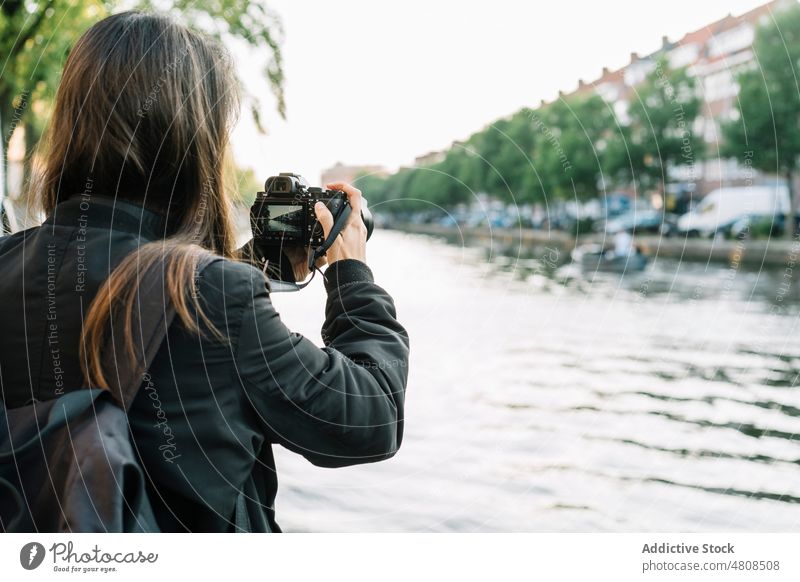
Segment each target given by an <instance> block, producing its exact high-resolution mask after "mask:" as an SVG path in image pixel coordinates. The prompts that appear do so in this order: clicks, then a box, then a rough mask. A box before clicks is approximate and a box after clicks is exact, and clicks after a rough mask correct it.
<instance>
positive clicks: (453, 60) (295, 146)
mask: <svg viewBox="0 0 800 582" xmlns="http://www.w3.org/2000/svg"><path fill="white" fill-rule="evenodd" d="M762 3H763V1H762V0H646V1H642V0H638V1H636V0H629V1H623V0H605V1H603V2H595V1H583V2H580V1H577V0H558V1H555V2H532V1H525V0H492V1H485V0H482V1H477V0H475V1H472V0H462V1H458V2H457V1H455V0H440V1H437V0H427V1H423V0H404V1H403V2H392V3H389V2H376V1H374V0H372V1H368V0H363V1H358V0H337V1H327V2H323V1H314V2H310V1H302V2H301V1H298V0H272V1H271V3H270V4H271V6H272V7H273V8H274V9H275V10H276V11H277V12H278V13H279V14H280V15H281V16H282V17H283V24H284V29H285V33H286V39H285V44H284V59H285V71H286V77H287V80H286V86H285V88H286V101H287V119H286V120H285V121H284V120H281V119H280V118H279V117H278V115H277V113H276V111H275V108H274V102H273V101H272V100H271V99H270V98H266V99H264V100H263V107H262V110H263V119H264V120H265V123H266V126H267V129H268V131H269V134H268V135H267V136H259V135H258V134H257V132H256V131H255V129H254V126H253V123H252V121H251V117H250V114H249V112H248V111H246V110H245V111H243V112H242V117H241V120H240V122H239V126H238V127H237V129H236V132H235V134H234V149H235V152H236V157H237V159H238V161H239V163H240V164H242V165H245V166H251V167H253V168H254V169H255V170H256V175H257V176H258V177H259V178H266V177H267V176H269V175H270V174H273V173H276V172H279V171H294V172H300V173H301V174H303V175H305V176H306V177H307V178H308V179H309V180H310V181H311V182H312V184H316V183H317V182H318V180H319V174H320V171H321V170H322V169H324V168H326V167H328V166H331V165H333V164H334V163H335V162H337V161H342V162H344V163H349V164H373V163H374V164H382V165H386V166H388V167H390V168H392V169H394V168H396V167H398V166H400V165H404V164H410V163H411V162H412V161H413V159H414V157H416V156H418V155H421V154H424V153H426V152H428V151H430V150H434V149H442V148H445V147H447V146H448V145H449V144H450V143H451V142H452V141H453V140H455V139H462V138H465V137H467V136H469V135H470V134H471V133H473V132H474V131H477V130H479V129H480V128H481V127H483V126H484V125H486V124H488V123H490V122H492V121H494V120H495V119H497V118H498V117H502V116H505V115H508V114H511V113H513V112H514V111H516V110H518V109H520V108H521V107H525V106H534V107H535V106H536V105H538V103H539V101H540V100H541V99H547V100H551V99H553V98H555V97H556V96H557V94H558V91H559V89H563V90H565V91H568V90H570V89H572V88H574V87H575V86H576V85H577V81H578V79H579V78H583V79H585V80H586V81H590V80H593V79H595V78H596V77H597V76H599V74H600V72H601V70H602V67H603V66H608V67H611V68H617V67H620V66H622V65H625V64H626V63H627V62H628V60H629V58H630V53H631V52H632V51H636V52H638V53H639V54H647V53H649V52H652V51H653V50H656V49H657V48H658V47H659V46H660V45H661V37H662V35H667V36H669V38H670V40H676V39H678V38H679V37H681V36H682V35H683V34H684V33H686V32H690V31H692V30H695V29H697V28H700V27H701V26H704V25H706V24H709V23H711V22H713V21H714V20H716V19H718V18H721V17H723V16H725V15H726V14H727V13H728V12H732V13H733V14H736V15H738V14H741V13H742V12H745V11H747V10H749V9H751V8H753V7H755V6H758V5H760V4H762ZM237 60H238V66H239V67H240V74H242V76H243V77H245V78H247V79H248V84H249V86H250V87H251V90H253V91H262V92H265V91H266V89H265V87H266V85H265V84H263V83H262V82H261V81H260V80H259V77H260V75H259V64H258V58H257V57H255V56H254V55H249V58H240V59H237Z"/></svg>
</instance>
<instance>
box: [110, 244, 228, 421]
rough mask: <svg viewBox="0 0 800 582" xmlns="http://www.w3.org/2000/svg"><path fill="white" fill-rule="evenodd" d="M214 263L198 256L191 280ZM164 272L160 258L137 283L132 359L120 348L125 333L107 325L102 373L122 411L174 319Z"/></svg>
mask: <svg viewBox="0 0 800 582" xmlns="http://www.w3.org/2000/svg"><path fill="white" fill-rule="evenodd" d="M215 260H220V257H218V256H215V255H213V254H211V253H203V254H201V255H200V257H199V259H198V262H197V267H196V274H195V276H198V275H199V274H200V273H201V272H202V271H203V269H205V268H206V267H207V266H208V265H209V264H211V263H212V262H214V261H215ZM165 271H166V261H165V260H164V259H163V258H162V260H160V261H157V262H156V263H154V264H153V266H152V267H151V268H150V269H149V270H148V271H146V272H144V273H143V274H142V276H141V279H140V281H139V287H138V289H137V291H136V297H135V302H136V303H135V305H136V307H135V308H134V313H133V322H132V325H131V333H132V336H133V352H134V357H133V358H130V357H129V354H128V353H126V350H125V348H124V346H125V331H124V326H123V325H122V324H121V323H120V324H118V325H113V324H112V325H111V333H110V334H109V337H108V340H107V341H106V344H105V346H104V348H103V369H105V370H109V371H110V372H111V373H110V374H109V378H108V381H109V389H110V391H111V394H112V396H113V397H114V400H116V402H117V404H119V405H120V407H121V408H122V409H123V410H125V411H128V410H129V409H130V407H131V404H132V403H133V399H134V398H135V397H136V394H137V393H138V392H139V388H140V387H141V385H142V382H143V378H144V374H145V373H146V372H147V370H148V369H150V365H151V364H152V363H153V359H154V358H155V356H156V353H157V352H158V350H159V348H160V347H161V344H162V343H164V338H166V336H167V330H168V329H169V326H170V324H171V323H172V320H173V319H174V318H175V307H174V306H173V305H172V302H171V301H170V300H169V291H168V289H167V286H166V279H165V277H166V272H165ZM118 354H119V355H118Z"/></svg>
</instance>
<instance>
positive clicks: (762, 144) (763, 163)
mask: <svg viewBox="0 0 800 582" xmlns="http://www.w3.org/2000/svg"><path fill="white" fill-rule="evenodd" d="M753 49H754V52H755V55H756V65H755V66H754V67H753V68H751V69H749V70H747V71H744V72H743V73H741V74H740V75H739V77H738V79H737V80H738V83H739V87H740V89H739V99H738V100H737V111H738V119H736V120H734V121H731V122H730V123H728V124H726V125H725V126H724V127H723V131H724V135H725V138H726V145H725V148H724V149H723V153H725V154H727V155H729V156H731V157H737V158H739V159H740V160H742V159H747V158H751V159H752V164H753V166H755V167H756V168H759V169H761V170H765V171H767V172H772V173H780V174H784V175H785V174H787V173H790V172H791V173H793V172H795V171H796V169H797V166H798V157H800V131H798V127H800V88H799V87H798V79H799V78H800V6H794V7H792V8H790V9H788V10H786V11H785V12H782V13H779V14H777V15H776V17H775V21H774V22H770V23H769V24H767V25H766V26H763V27H761V28H759V29H758V31H757V34H756V39H755V42H754V44H753ZM751 152H752V153H751Z"/></svg>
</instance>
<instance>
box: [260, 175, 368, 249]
mask: <svg viewBox="0 0 800 582" xmlns="http://www.w3.org/2000/svg"><path fill="white" fill-rule="evenodd" d="M317 202H322V203H324V204H325V205H326V206H327V207H328V209H329V210H330V211H331V214H332V215H333V225H334V226H333V228H332V230H331V232H332V233H333V234H334V237H335V236H336V235H337V234H338V232H339V231H340V230H341V228H342V227H343V226H344V223H345V222H346V221H347V218H348V217H349V216H350V211H351V207H350V203H349V202H348V200H347V195H346V194H345V193H344V192H342V191H341V190H326V189H324V188H316V187H309V185H308V182H306V180H305V179H304V178H303V177H302V176H300V175H298V174H292V173H281V174H279V175H277V176H270V177H269V178H267V181H266V182H265V184H264V191H263V192H258V193H257V194H256V199H255V202H253V206H252V207H251V208H250V224H251V226H252V229H253V243H254V245H255V246H256V247H259V248H260V249H262V250H265V251H267V250H269V249H274V248H275V247H278V248H285V247H311V249H312V250H316V249H318V248H319V247H321V246H323V243H324V242H325V235H324V234H323V232H322V226H321V225H320V223H319V221H318V220H317V217H316V215H315V214H314V205H315V204H316V203H317ZM361 220H363V221H364V225H365V226H366V227H367V238H369V237H370V236H371V235H372V230H373V228H374V222H373V220H372V214H371V213H370V211H369V210H368V209H367V201H366V200H363V199H362V209H361ZM331 242H332V241H331ZM322 251H323V252H324V249H322Z"/></svg>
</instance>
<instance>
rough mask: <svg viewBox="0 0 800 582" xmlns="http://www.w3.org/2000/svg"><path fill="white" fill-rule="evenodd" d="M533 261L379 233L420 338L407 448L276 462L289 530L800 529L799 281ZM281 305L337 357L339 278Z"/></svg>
mask: <svg viewBox="0 0 800 582" xmlns="http://www.w3.org/2000/svg"><path fill="white" fill-rule="evenodd" d="M518 255H519V253H514V252H512V253H510V256H506V255H505V254H503V252H502V251H501V250H500V249H497V248H493V247H491V246H489V247H486V246H485V245H483V246H481V245H474V246H473V245H464V244H448V243H446V242H444V241H440V240H435V239H431V238H426V237H423V236H419V235H410V234H403V233H399V232H392V231H380V232H377V233H376V234H375V236H374V237H373V239H372V240H370V242H369V244H368V260H369V263H370V265H371V266H372V268H373V270H374V272H375V275H376V280H377V281H378V282H379V283H380V284H381V285H383V286H384V287H385V288H386V289H388V290H389V291H390V293H391V294H392V295H393V296H394V298H395V300H396V304H397V310H398V314H399V317H400V320H401V321H402V323H403V324H404V325H405V326H406V328H407V329H408V331H409V334H410V337H411V345H412V355H411V367H410V380H409V386H408V392H407V410H406V415H407V416H406V425H405V426H406V428H405V440H404V443H403V446H402V448H401V450H400V452H399V453H398V454H397V455H396V456H395V457H394V458H393V459H391V460H389V461H386V462H383V463H378V464H374V465H365V466H360V467H352V468H345V469H334V470H331V469H320V468H316V467H313V466H311V465H310V464H309V463H308V462H306V461H305V460H304V459H302V458H301V457H299V456H297V455H294V454H292V453H289V452H287V451H285V450H283V449H281V450H276V456H277V459H276V461H277V466H278V472H279V479H280V492H279V495H278V500H277V508H276V509H277V514H278V521H279V523H281V524H282V526H283V527H284V528H285V529H286V530H289V531H465V532H466V531H469V532H475V531H674V530H681V531H683V530H685V531H719V530H741V531H752V532H760V531H798V529H800V438H799V437H798V436H797V435H798V433H800V392H799V391H798V388H797V384H798V372H800V334H798V329H797V327H798V314H800V301H798V297H799V295H798V290H797V287H798V285H800V283H796V282H795V281H794V277H795V275H796V273H795V271H796V270H797V269H798V268H800V267H798V266H795V265H794V264H793V263H791V262H790V263H787V265H786V266H785V267H784V268H776V269H772V270H771V271H769V272H766V271H760V272H759V271H753V270H744V269H743V268H739V265H738V264H737V263H736V262H735V261H733V262H731V263H730V264H727V265H725V264H722V265H706V264H692V263H679V262H677V261H668V260H659V259H656V260H655V261H651V262H650V264H649V265H648V267H647V269H646V270H645V271H644V272H641V273H635V274H633V273H629V274H625V275H624V276H623V275H615V274H592V273H583V272H581V271H580V270H579V269H577V268H575V267H574V266H571V265H570V264H569V261H568V257H566V256H564V253H563V251H558V250H556V249H547V248H544V249H537V250H536V251H535V252H534V251H532V252H528V253H527V254H526V256H525V257H524V258H523V257H521V256H518ZM273 301H274V303H275V305H276V306H277V308H278V310H279V311H280V313H281V315H282V317H283V319H284V321H285V322H286V323H287V325H289V327H290V328H292V329H294V330H295V331H299V332H301V333H303V334H305V335H307V336H309V337H311V338H313V339H314V340H315V341H317V342H318V343H319V342H320V340H319V335H320V325H321V323H322V319H323V305H324V291H323V289H322V282H321V281H315V282H314V283H313V284H312V285H311V287H309V288H307V289H305V290H303V291H302V292H299V293H294V294H281V295H274V298H273Z"/></svg>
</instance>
